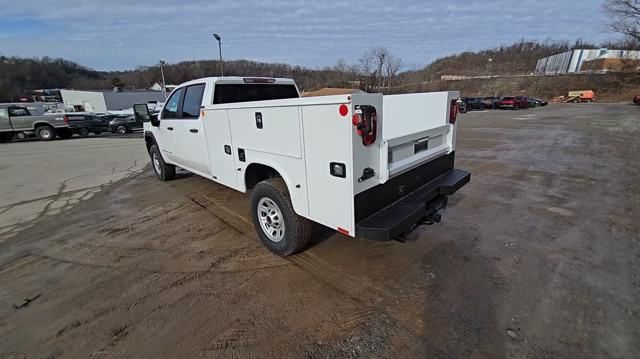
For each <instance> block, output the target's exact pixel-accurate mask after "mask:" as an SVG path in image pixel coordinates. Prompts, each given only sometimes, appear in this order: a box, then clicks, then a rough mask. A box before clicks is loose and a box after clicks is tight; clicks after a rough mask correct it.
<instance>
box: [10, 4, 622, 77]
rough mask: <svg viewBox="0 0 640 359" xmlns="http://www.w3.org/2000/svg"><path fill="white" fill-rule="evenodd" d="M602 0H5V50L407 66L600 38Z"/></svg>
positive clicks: (108, 59)
mask: <svg viewBox="0 0 640 359" xmlns="http://www.w3.org/2000/svg"><path fill="white" fill-rule="evenodd" d="M602 3H603V1H602V0H582V1H573V0H571V1H568V0H535V1H531V0H527V1H513V0H504V1H503V0H486V1H480V0H467V1H443V0H422V1H421V0H404V1H393V0H387V1H384V0H371V1H349V0H315V1H304V0H226V1H218V0H182V1H178V0H153V1H150V0H108V1H106V0H102V1H100V0H56V1H44V0H23V1H14V0H0V8H1V9H2V16H0V54H3V55H18V56H51V57H63V58H66V59H69V60H73V61H76V62H78V63H80V64H83V65H86V66H89V67H92V68H94V69H97V70H116V69H133V68H135V67H137V66H141V65H151V64H153V63H157V61H158V60H159V59H164V60H165V61H167V62H178V61H181V60H192V59H209V58H213V57H217V55H218V52H217V51H218V49H217V44H216V42H215V40H214V39H213V37H212V36H211V34H212V33H213V32H217V33H219V34H221V35H222V37H223V56H224V57H225V58H228V59H241V58H242V59H253V60H259V61H275V62H285V63H290V64H297V65H304V66H310V67H320V66H328V65H333V64H335V62H336V60H337V59H338V58H344V59H345V60H347V61H348V62H355V61H357V59H358V58H359V57H360V56H361V55H362V53H363V52H364V51H365V50H366V49H368V48H371V47H374V46H386V47H387V48H388V49H389V50H391V52H392V53H394V54H395V55H397V56H400V57H401V58H402V60H403V63H404V69H405V70H406V69H412V68H418V67H421V66H424V65H426V64H428V63H429V62H430V61H432V60H434V59H435V58H438V57H441V56H445V55H449V54H453V53H457V52H460V51H464V50H478V49H484V48H489V47H494V46H497V45H500V44H508V43H511V42H513V41H515V40H518V39H520V38H526V39H541V40H544V39H547V38H553V39H558V40H574V39H576V38H579V37H582V38H584V39H585V40H588V41H594V42H598V41H601V40H605V39H611V38H615V35H614V34H611V33H608V32H607V31H606V26H605V18H604V15H603V12H602Z"/></svg>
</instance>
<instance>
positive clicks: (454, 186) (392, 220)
mask: <svg viewBox="0 0 640 359" xmlns="http://www.w3.org/2000/svg"><path fill="white" fill-rule="evenodd" d="M470 180H471V174H470V173H469V172H466V171H463V170H459V169H451V170H449V171H447V172H445V173H444V174H442V175H440V176H438V177H437V178H435V179H433V180H431V181H430V182H428V183H426V184H424V185H422V186H421V187H419V188H417V189H416V190H415V191H413V192H411V193H409V194H407V195H406V196H404V197H402V198H400V199H398V200H397V201H395V202H394V203H392V204H390V205H388V206H387V207H385V208H383V209H382V210H380V211H378V212H376V213H374V214H372V215H371V216H369V217H367V218H366V219H364V220H362V221H360V222H358V224H357V225H356V236H358V237H363V238H366V239H374V240H381V241H389V240H392V239H395V238H398V237H400V236H402V235H405V234H407V233H409V232H410V231H411V230H413V229H414V228H415V227H416V225H417V224H420V223H421V222H422V221H423V219H424V218H426V217H429V216H432V215H433V214H435V213H436V212H437V211H438V210H439V209H441V208H443V207H444V206H446V198H447V197H446V196H449V195H451V194H453V193H455V192H456V191H457V190H459V189H460V188H462V187H463V186H464V185H465V184H467V183H469V181H470Z"/></svg>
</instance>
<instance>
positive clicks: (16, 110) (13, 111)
mask: <svg viewBox="0 0 640 359" xmlns="http://www.w3.org/2000/svg"><path fill="white" fill-rule="evenodd" d="M9 114H10V115H11V117H19V116H29V115H30V114H29V111H28V110H27V109H26V108H23V107H11V108H9Z"/></svg>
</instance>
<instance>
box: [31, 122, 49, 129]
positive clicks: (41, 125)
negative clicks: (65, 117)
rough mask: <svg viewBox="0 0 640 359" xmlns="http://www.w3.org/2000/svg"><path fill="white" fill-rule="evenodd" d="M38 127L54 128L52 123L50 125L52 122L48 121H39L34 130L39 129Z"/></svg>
mask: <svg viewBox="0 0 640 359" xmlns="http://www.w3.org/2000/svg"><path fill="white" fill-rule="evenodd" d="M38 127H51V128H53V126H51V125H50V124H48V123H43V122H39V123H36V124H35V125H34V126H33V129H34V130H37V129H38Z"/></svg>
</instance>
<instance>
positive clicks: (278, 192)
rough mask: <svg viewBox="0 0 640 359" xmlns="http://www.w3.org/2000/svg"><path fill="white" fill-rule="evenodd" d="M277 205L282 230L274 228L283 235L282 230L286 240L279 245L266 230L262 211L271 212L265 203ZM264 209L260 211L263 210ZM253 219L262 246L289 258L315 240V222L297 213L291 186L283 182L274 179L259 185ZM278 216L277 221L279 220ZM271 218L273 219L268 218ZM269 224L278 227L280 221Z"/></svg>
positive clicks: (252, 194) (253, 198)
mask: <svg viewBox="0 0 640 359" xmlns="http://www.w3.org/2000/svg"><path fill="white" fill-rule="evenodd" d="M263 201H266V203H268V202H269V201H271V203H273V204H275V206H276V207H277V209H278V210H279V212H280V213H278V214H277V215H281V216H282V218H281V219H280V221H278V222H277V223H280V224H279V227H278V228H276V229H274V228H275V227H270V228H272V230H274V231H279V230H280V228H281V227H280V226H281V225H282V224H283V225H284V227H282V237H281V238H280V239H279V240H278V241H276V240H273V239H271V238H270V235H269V234H267V233H266V232H265V229H263V224H261V223H262V219H261V217H263V216H261V215H260V214H259V211H260V208H262V212H263V213H266V212H265V211H268V209H267V207H265V206H264V205H265V202H263ZM259 207H260V208H259ZM251 212H252V215H251V217H252V218H253V226H254V227H255V229H256V232H257V233H258V237H260V240H261V241H262V243H263V244H264V245H265V246H266V247H267V248H268V249H269V250H270V251H271V252H273V253H275V254H277V255H279V256H282V257H286V256H290V255H292V254H296V253H298V252H300V251H301V250H303V249H304V248H305V247H306V246H307V244H308V243H309V239H310V238H311V222H310V221H309V220H308V219H306V218H304V217H301V216H299V215H297V214H296V212H295V211H294V210H293V204H292V203H291V197H290V196H289V191H288V190H287V185H286V184H285V182H284V180H283V179H282V178H270V179H267V180H264V181H262V182H260V183H258V184H257V185H256V186H255V187H254V189H253V191H252V192H251ZM277 215H276V218H277ZM264 217H269V216H264ZM269 223H276V221H273V222H272V221H270V220H269Z"/></svg>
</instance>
